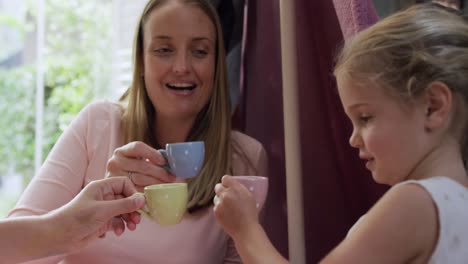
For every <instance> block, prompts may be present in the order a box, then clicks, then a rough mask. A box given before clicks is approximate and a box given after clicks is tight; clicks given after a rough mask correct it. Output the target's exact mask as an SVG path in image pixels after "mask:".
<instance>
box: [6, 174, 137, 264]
mask: <svg viewBox="0 0 468 264" xmlns="http://www.w3.org/2000/svg"><path fill="white" fill-rule="evenodd" d="M135 192H136V189H135V187H134V186H133V184H132V183H131V182H130V180H129V179H128V178H126V177H115V178H112V179H106V180H100V181H95V182H92V183H90V184H88V185H87V186H86V188H85V189H83V191H82V192H81V193H80V194H79V195H78V196H76V197H75V198H74V199H73V200H72V201H71V202H70V203H68V204H67V205H65V206H63V207H61V208H59V209H57V210H55V211H52V212H50V213H48V214H45V215H41V216H26V217H18V218H11V219H5V220H1V221H0V234H1V235H2V236H1V237H0V256H1V257H0V258H1V260H2V262H3V261H4V262H6V263H16V262H23V261H29V260H33V259H38V258H43V257H48V256H53V255H58V254H64V253H70V252H73V251H76V250H79V249H81V248H83V247H84V246H86V245H87V244H88V243H90V242H91V241H93V240H95V239H97V238H98V237H100V236H103V235H104V234H105V232H106V231H108V230H114V233H115V234H116V235H121V234H122V233H123V232H124V230H125V224H124V220H123V219H122V218H116V220H117V221H116V220H114V221H111V219H112V218H113V217H115V216H119V215H121V214H126V213H130V218H129V219H128V221H127V228H129V229H133V230H134V229H135V227H136V224H138V223H139V222H140V216H139V214H137V213H135V211H136V210H137V209H139V208H141V207H142V206H143V205H144V203H145V199H144V197H143V196H142V195H140V194H135ZM134 194H135V195H134ZM120 197H127V198H120Z"/></svg>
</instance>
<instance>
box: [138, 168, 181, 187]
mask: <svg viewBox="0 0 468 264" xmlns="http://www.w3.org/2000/svg"><path fill="white" fill-rule="evenodd" d="M158 170H159V171H160V173H159V174H155V175H148V174H142V173H139V172H133V173H132V182H133V183H134V184H135V185H137V186H148V185H153V184H160V183H171V182H175V181H176V177H175V176H174V175H171V174H169V173H168V172H167V171H166V170H165V169H163V168H161V167H159V168H158Z"/></svg>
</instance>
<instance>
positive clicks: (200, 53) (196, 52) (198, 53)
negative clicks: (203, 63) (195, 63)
mask: <svg viewBox="0 0 468 264" xmlns="http://www.w3.org/2000/svg"><path fill="white" fill-rule="evenodd" d="M193 54H194V55H195V56H196V57H199V58H203V57H205V56H206V55H208V51H206V50H203V49H196V50H194V51H193Z"/></svg>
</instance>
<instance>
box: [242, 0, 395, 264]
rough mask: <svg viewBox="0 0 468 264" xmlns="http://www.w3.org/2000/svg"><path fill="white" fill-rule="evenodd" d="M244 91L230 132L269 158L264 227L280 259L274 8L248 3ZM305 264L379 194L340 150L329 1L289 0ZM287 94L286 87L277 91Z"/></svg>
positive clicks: (351, 156) (266, 2) (282, 216)
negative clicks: (292, 1) (249, 139)
mask: <svg viewBox="0 0 468 264" xmlns="http://www.w3.org/2000/svg"><path fill="white" fill-rule="evenodd" d="M247 16H248V24H247V35H246V37H247V42H246V49H245V51H244V65H243V67H244V69H243V73H244V92H243V94H242V97H241V105H240V108H239V109H238V111H237V113H236V116H235V126H236V127H237V128H238V129H240V130H242V131H244V132H245V133H246V134H248V135H251V136H253V137H255V138H256V139H258V140H259V141H260V142H262V143H263V145H264V146H265V148H266V150H267V152H268V155H269V175H268V176H269V178H270V189H269V194H268V195H269V196H268V201H267V204H266V207H265V221H264V227H265V229H266V231H267V233H268V235H269V237H270V239H271V240H272V242H273V244H274V245H275V246H276V247H277V249H278V250H279V251H280V252H281V253H282V254H283V255H284V256H288V242H287V216H286V186H285V157H284V134H283V106H282V79H281V50H280V19H279V2H278V1H277V0H276V1H272V0H256V1H248V13H247ZM296 23H297V33H296V34H297V55H298V70H299V72H298V84H299V95H300V106H299V107H300V112H301V116H300V121H301V142H302V143H303V144H302V159H303V160H302V164H303V168H302V170H303V194H304V223H305V239H306V252H307V253H306V254H307V256H306V259H307V263H316V262H318V261H319V260H320V259H321V258H322V257H323V256H324V255H325V254H326V253H328V252H329V251H330V250H331V249H333V247H334V246H336V245H337V244H338V243H339V242H340V241H341V240H342V239H343V238H344V237H345V235H346V233H347V231H348V229H349V228H350V227H351V226H352V225H353V224H354V222H355V221H356V220H357V219H358V218H359V217H360V216H361V215H362V214H364V213H365V212H366V211H367V210H368V209H369V208H370V206H371V205H372V204H373V203H374V202H375V201H376V200H377V199H378V198H379V197H380V196H381V195H382V193H383V192H384V191H385V190H386V188H385V187H383V186H378V185H377V184H375V183H374V182H373V180H372V178H371V176H370V174H369V173H368V172H367V171H366V170H365V168H364V166H363V164H362V162H361V161H360V160H359V158H358V155H357V151H356V150H354V149H352V148H351V147H350V146H349V144H348V137H349V135H350V133H351V126H350V122H349V121H348V120H347V118H346V116H345V115H344V112H343V110H342V107H341V104H340V101H339V97H338V94H337V91H336V84H335V80H334V78H333V75H332V67H333V60H334V55H335V53H336V51H337V48H338V47H339V45H340V44H341V43H342V41H343V39H342V34H341V31H340V27H339V24H338V20H337V18H336V14H335V10H334V7H333V4H332V1H329V0H323V1H310V0H296ZM285 89H288V87H285Z"/></svg>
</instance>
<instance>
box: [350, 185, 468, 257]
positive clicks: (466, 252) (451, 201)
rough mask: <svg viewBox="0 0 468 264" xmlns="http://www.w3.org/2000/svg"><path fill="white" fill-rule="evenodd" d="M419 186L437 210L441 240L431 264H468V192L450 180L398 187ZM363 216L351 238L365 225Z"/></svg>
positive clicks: (438, 242) (351, 230) (437, 244)
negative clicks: (358, 227)
mask: <svg viewBox="0 0 468 264" xmlns="http://www.w3.org/2000/svg"><path fill="white" fill-rule="evenodd" d="M410 183H412V184H418V185H420V186H421V187H423V188H424V189H425V190H426V191H427V192H428V193H429V194H430V195H431V197H432V200H433V201H434V204H435V205H436V208H437V213H438V223H439V238H438V240H437V242H436V247H435V249H434V252H432V256H431V258H430V259H429V262H428V263H429V264H458V263H460V264H467V263H468V189H467V188H466V187H465V186H463V185H461V184H459V183H457V182H456V181H454V180H452V179H450V178H447V177H432V178H429V179H424V180H409V181H404V182H401V183H399V184H396V185H394V186H393V187H392V188H396V187H397V186H401V185H404V184H410ZM364 217H365V215H363V216H362V217H361V218H360V219H359V220H358V221H357V222H356V223H355V224H354V225H353V227H351V229H350V230H349V231H348V235H349V234H350V233H352V232H353V231H354V230H355V229H356V227H357V226H358V225H359V224H360V223H361V222H362V219H364Z"/></svg>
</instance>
